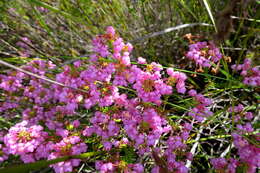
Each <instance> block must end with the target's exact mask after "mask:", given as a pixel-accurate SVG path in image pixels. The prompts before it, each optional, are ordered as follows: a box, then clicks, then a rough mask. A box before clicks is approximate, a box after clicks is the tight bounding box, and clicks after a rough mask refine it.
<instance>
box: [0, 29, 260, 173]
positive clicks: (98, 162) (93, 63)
mask: <svg viewBox="0 0 260 173" xmlns="http://www.w3.org/2000/svg"><path fill="white" fill-rule="evenodd" d="M92 43H93V54H92V55H91V56H90V57H89V60H88V61H80V60H78V61H75V62H74V63H73V64H71V65H66V66H64V67H62V69H61V71H60V72H59V73H57V72H56V69H57V67H56V66H55V65H54V64H53V63H52V62H50V61H44V60H39V59H36V60H34V61H32V62H30V63H28V64H27V65H25V66H23V67H22V69H24V70H27V71H29V72H32V73H34V74H37V75H39V76H42V77H50V78H53V79H55V81H56V82H58V83H60V84H62V85H57V84H56V83H51V84H50V83H47V82H46V81H45V80H44V79H42V78H37V77H35V76H31V75H28V74H25V73H23V72H13V71H10V72H8V73H7V75H1V76H0V88H1V89H2V90H3V91H4V92H3V94H2V97H3V98H4V99H5V102H0V110H1V114H2V116H3V117H4V118H5V119H7V120H13V119H14V122H16V124H15V125H14V126H12V127H11V128H10V129H9V130H6V131H3V132H1V133H3V136H4V137H3V139H1V140H0V141H2V143H1V144H0V150H1V155H0V161H4V160H6V159H8V156H11V155H16V156H19V157H20V159H21V160H22V161H23V162H24V163H28V162H35V161H37V160H41V159H44V160H52V159H56V158H60V157H63V156H74V155H80V154H81V153H85V152H86V151H87V150H88V151H102V152H104V153H105V154H102V156H100V157H99V158H98V159H94V161H95V168H96V170H98V171H99V172H104V173H105V172H136V173H141V172H147V171H151V172H153V173H159V172H180V173H185V172H188V171H189V169H190V168H189V166H187V165H188V164H187V162H188V161H192V160H193V157H195V155H194V152H193V153H192V152H190V151H191V147H192V145H191V142H190V141H191V139H192V138H193V136H194V135H195V134H196V133H197V132H196V131H195V130H194V129H193V127H194V126H195V125H199V124H200V123H202V122H204V121H205V120H207V118H208V117H212V116H213V114H214V113H213V112H212V110H210V109H211V108H210V106H211V105H212V104H213V100H212V99H210V98H208V97H206V96H204V95H203V94H199V93H198V92H197V91H196V90H194V89H192V90H189V91H188V93H187V94H186V90H187V86H186V80H187V76H186V74H185V73H183V72H180V71H175V70H174V69H173V68H167V69H166V70H165V68H164V67H163V66H162V65H160V64H158V63H155V62H152V63H150V64H149V63H147V61H146V60H145V59H144V58H141V57H139V58H138V63H136V64H132V63H131V61H130V54H131V51H132V49H133V46H132V45H131V44H130V43H124V42H123V39H122V38H120V37H119V36H118V35H117V33H116V32H115V30H114V29H113V28H112V27H108V28H107V30H106V33H105V34H103V35H98V36H97V37H96V38H94V39H93V42H92ZM187 57H188V58H190V59H192V60H194V61H195V62H196V64H197V65H198V66H201V67H210V66H211V63H217V62H219V60H220V59H221V57H222V55H221V53H220V52H219V49H218V48H216V47H215V46H214V44H213V43H212V42H209V43H207V42H199V43H196V44H193V45H191V46H190V50H189V52H188V53H187ZM246 66H247V65H244V66H241V67H240V66H239V68H238V67H237V66H234V69H237V68H238V69H237V70H240V69H243V71H247V70H251V71H252V72H253V74H251V72H250V74H249V73H246V74H245V76H247V78H250V77H252V78H254V80H253V79H251V78H250V79H245V80H247V81H248V80H250V82H244V83H245V84H249V85H253V86H256V85H258V86H259V79H258V78H259V73H258V71H257V70H256V69H254V68H252V69H249V67H246ZM243 74H244V73H243ZM257 75H258V76H257ZM257 77H258V78H257ZM255 78H256V79H255ZM257 80H258V81H257ZM253 81H255V82H253ZM171 95H178V96H181V97H186V98H190V99H192V98H194V102H195V103H194V104H191V107H190V110H187V114H188V115H189V116H185V117H183V118H182V119H181V120H180V121H177V122H174V121H173V120H171V119H170V115H169V114H168V113H167V110H166V109H167V108H165V107H166V106H167V103H169V102H170V101H171V100H170V99H168V98H169V97H171ZM169 104H171V103H169ZM243 110H244V108H243V106H240V105H238V107H232V108H231V109H230V111H231V112H233V114H234V113H235V114H237V115H235V116H233V119H234V122H235V123H237V129H236V130H235V131H233V133H232V137H233V140H234V141H233V143H234V145H235V147H236V148H237V155H238V156H239V159H237V158H234V159H232V158H228V159H225V158H212V159H211V160H210V162H211V164H212V165H213V167H214V168H215V169H216V170H229V172H230V171H231V172H232V171H234V170H235V169H236V168H237V167H239V166H241V165H242V164H246V166H247V170H248V171H249V172H252V171H255V170H256V169H257V167H259V162H260V161H259V158H260V156H259V154H260V150H259V148H257V147H256V146H255V145H254V144H251V143H249V142H248V141H247V139H246V138H245V137H244V136H248V135H249V134H252V133H253V132H255V130H254V128H253V127H252V125H251V124H250V120H252V119H253V118H254V116H253V114H252V113H250V112H243ZM17 113H18V114H19V115H21V116H19V121H18V120H17V119H16V114H17ZM81 113H85V114H88V117H86V116H81ZM253 138H254V139H255V140H256V141H257V140H258V141H259V137H258V138H256V137H253ZM145 157H148V158H150V159H152V160H154V162H153V163H154V164H153V165H152V166H147V163H146V162H145V161H144V160H143V159H142V158H145ZM79 165H80V159H75V158H69V159H68V160H65V161H61V162H59V163H55V164H52V165H50V166H51V167H52V168H54V170H55V172H57V173H63V172H74V169H76V167H78V166H79Z"/></svg>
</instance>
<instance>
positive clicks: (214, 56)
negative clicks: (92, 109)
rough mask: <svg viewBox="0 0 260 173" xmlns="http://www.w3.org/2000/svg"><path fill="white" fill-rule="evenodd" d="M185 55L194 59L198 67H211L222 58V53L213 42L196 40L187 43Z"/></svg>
mask: <svg viewBox="0 0 260 173" xmlns="http://www.w3.org/2000/svg"><path fill="white" fill-rule="evenodd" d="M186 57H187V58H188V59H190V60H193V61H195V63H196V65H197V66H199V67H211V66H212V63H215V64H216V63H217V62H219V60H220V59H221V58H222V54H221V52H220V50H219V48H217V47H216V46H215V44H214V43H213V42H206V41H203V42H197V43H194V44H191V45H189V51H188V52H187V54H186Z"/></svg>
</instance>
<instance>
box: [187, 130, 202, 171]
mask: <svg viewBox="0 0 260 173" xmlns="http://www.w3.org/2000/svg"><path fill="white" fill-rule="evenodd" d="M203 128H204V126H200V129H199V133H198V135H197V137H196V139H195V141H197V142H195V144H193V146H192V148H191V150H190V152H191V153H192V155H194V154H195V152H196V149H197V147H198V145H199V139H200V136H201V133H202V131H203ZM185 166H186V167H187V168H190V166H191V161H190V160H187V162H186V165H185Z"/></svg>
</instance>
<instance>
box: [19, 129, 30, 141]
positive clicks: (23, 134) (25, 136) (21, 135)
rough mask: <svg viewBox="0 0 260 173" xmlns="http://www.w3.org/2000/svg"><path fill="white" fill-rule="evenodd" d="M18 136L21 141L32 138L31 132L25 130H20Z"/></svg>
mask: <svg viewBox="0 0 260 173" xmlns="http://www.w3.org/2000/svg"><path fill="white" fill-rule="evenodd" d="M18 138H19V140H20V141H29V140H31V135H30V133H29V132H27V131H25V130H23V131H20V132H19V134H18Z"/></svg>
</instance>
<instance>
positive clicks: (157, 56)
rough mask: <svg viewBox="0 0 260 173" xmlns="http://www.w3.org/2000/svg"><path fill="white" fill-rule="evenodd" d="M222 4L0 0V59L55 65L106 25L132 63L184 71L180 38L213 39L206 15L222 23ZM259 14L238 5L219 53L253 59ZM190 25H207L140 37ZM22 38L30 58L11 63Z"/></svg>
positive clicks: (82, 50)
mask: <svg viewBox="0 0 260 173" xmlns="http://www.w3.org/2000/svg"><path fill="white" fill-rule="evenodd" d="M205 4H208V7H209V9H207V8H206V7H207V6H206V5H205ZM228 4H229V1H228V0H222V1H219V0H178V1H177V0H102V1H96V0H12V1H9V0H1V1H0V43H1V46H0V56H1V57H3V58H4V59H5V60H7V61H13V62H15V63H20V62H21V63H23V62H24V61H26V60H27V59H28V60H29V59H30V58H33V57H41V58H47V57H48V58H50V59H52V60H54V61H55V62H57V63H60V62H63V61H64V60H68V59H71V58H73V57H74V58H75V57H78V56H85V55H88V54H89V53H90V52H91V44H90V43H91V39H92V38H93V36H94V35H96V34H100V33H103V31H104V29H105V27H106V26H109V25H112V26H113V27H115V28H116V30H117V31H118V32H119V34H120V35H121V36H122V37H123V38H124V39H125V40H126V41H130V42H131V43H132V44H133V45H134V47H135V49H134V53H133V58H136V57H138V56H143V57H145V58H148V59H149V60H151V61H157V62H160V63H162V64H163V65H168V66H169V65H171V64H178V65H179V66H187V64H189V63H188V62H187V61H186V60H185V59H184V58H183V56H184V55H185V51H187V46H188V41H187V40H186V39H185V38H184V35H185V34H187V33H192V34H193V35H197V36H198V37H199V39H198V40H211V39H213V35H214V34H215V30H214V27H213V25H212V24H213V23H212V19H211V18H210V15H209V14H210V13H211V14H212V15H213V18H214V20H215V21H216V24H218V25H221V24H224V23H225V19H223V20H224V21H220V22H217V20H218V15H219V14H218V13H219V12H221V10H223V9H224V8H225V7H227V6H228ZM257 12H258V13H257ZM259 14H260V13H259V1H250V0H241V2H238V3H237V7H236V10H233V11H232V16H233V17H234V19H233V31H232V33H231V34H230V35H229V37H228V38H227V39H226V40H225V42H224V43H223V44H222V46H223V47H224V49H225V48H226V47H228V49H227V50H225V53H227V54H228V55H230V56H232V59H233V60H235V59H237V58H238V57H242V56H243V55H245V54H246V53H247V52H248V51H250V52H253V56H256V55H255V53H257V51H256V50H257V49H259V17H260V16H259ZM192 23H207V24H211V26H202V25H196V26H188V27H186V28H181V29H179V30H174V31H172V32H168V33H164V34H161V35H158V36H154V37H151V38H144V37H145V36H147V35H149V34H151V33H155V32H158V31H163V30H165V29H167V28H169V27H175V26H179V25H182V24H192ZM219 27H220V26H219ZM22 37H27V38H29V39H30V40H31V43H29V45H28V49H29V56H28V57H30V58H18V59H19V61H17V59H16V60H15V61H14V60H13V58H14V57H21V56H23V53H22V50H21V48H20V47H19V46H18V45H17V42H19V41H21V39H22ZM25 44H28V43H25ZM234 48H235V49H234ZM251 55H252V53H251ZM11 57H12V58H11Z"/></svg>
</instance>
